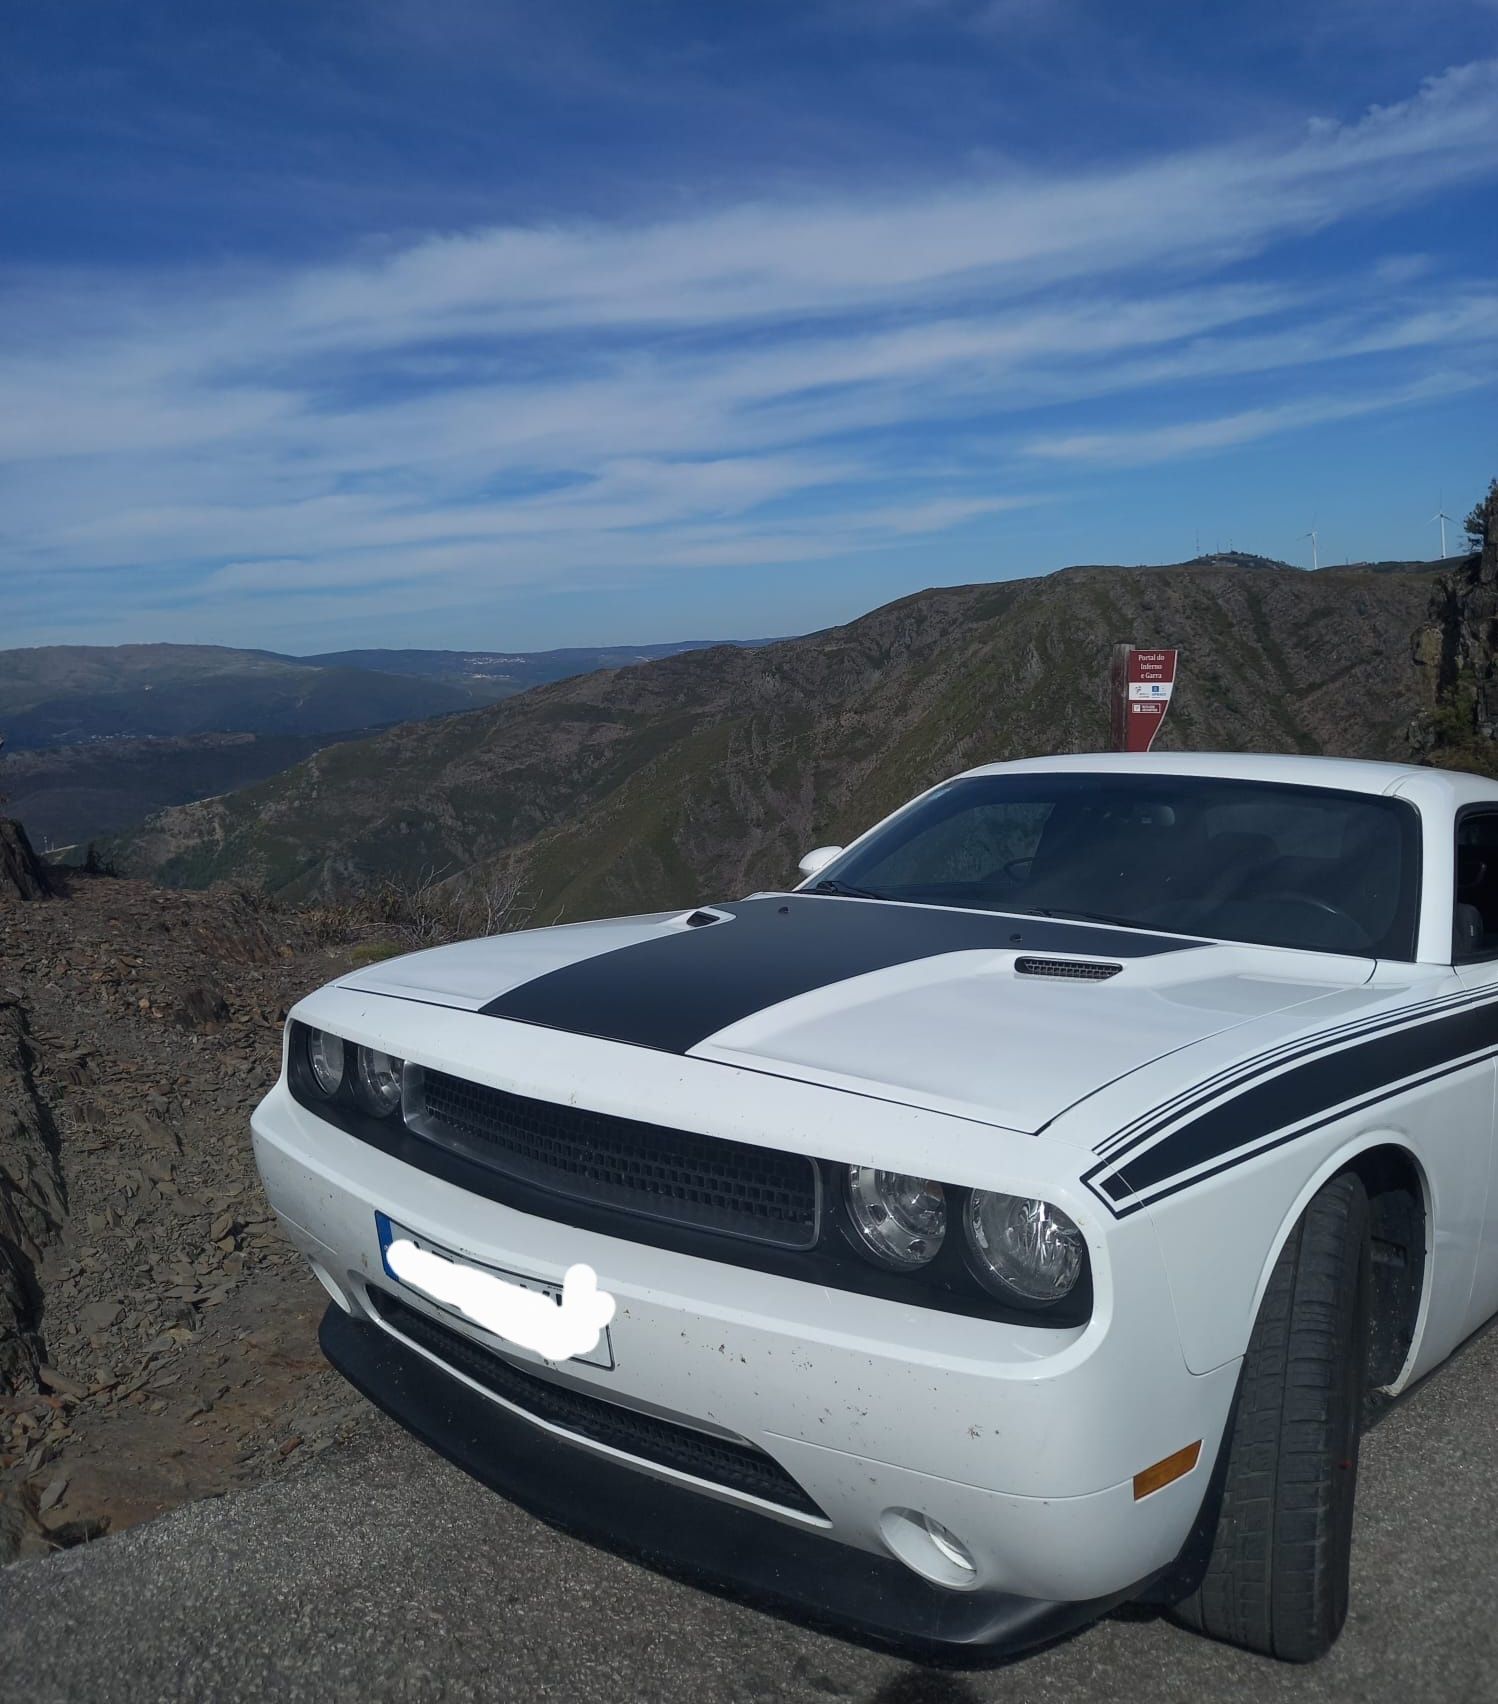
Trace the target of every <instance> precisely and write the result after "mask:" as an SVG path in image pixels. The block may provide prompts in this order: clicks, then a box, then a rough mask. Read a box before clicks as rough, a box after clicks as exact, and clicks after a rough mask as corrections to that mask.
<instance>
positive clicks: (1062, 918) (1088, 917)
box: [1018, 905, 1149, 929]
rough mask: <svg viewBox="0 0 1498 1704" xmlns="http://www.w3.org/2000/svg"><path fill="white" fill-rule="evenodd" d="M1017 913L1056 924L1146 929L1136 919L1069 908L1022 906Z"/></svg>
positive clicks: (1145, 924)
mask: <svg viewBox="0 0 1498 1704" xmlns="http://www.w3.org/2000/svg"><path fill="white" fill-rule="evenodd" d="M1018 909H1019V912H1020V914H1021V915H1022V916H1024V917H1054V918H1055V919H1056V921H1057V922H1058V923H1108V924H1111V925H1113V927H1114V928H1118V929H1147V928H1148V927H1149V925H1148V924H1147V923H1141V922H1140V921H1139V919H1138V918H1137V917H1115V916H1113V914H1112V913H1111V912H1108V911H1073V910H1071V909H1070V908H1068V909H1066V910H1064V911H1060V910H1053V909H1052V908H1051V907H1050V906H1046V905H1022V906H1020V907H1019V908H1018Z"/></svg>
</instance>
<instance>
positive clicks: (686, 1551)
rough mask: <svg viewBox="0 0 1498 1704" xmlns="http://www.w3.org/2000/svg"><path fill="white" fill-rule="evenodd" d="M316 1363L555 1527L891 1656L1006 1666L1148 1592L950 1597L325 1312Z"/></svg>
mask: <svg viewBox="0 0 1498 1704" xmlns="http://www.w3.org/2000/svg"><path fill="white" fill-rule="evenodd" d="M318 1340H319V1342H320V1343H321V1344H322V1350H323V1353H324V1354H325V1355H326V1356H327V1358H328V1359H329V1361H331V1362H332V1363H333V1365H334V1366H335V1367H336V1368H337V1369H338V1371H339V1372H340V1373H342V1374H343V1376H344V1377H345V1378H346V1379H347V1380H348V1381H349V1383H350V1384H352V1385H353V1386H354V1387H355V1388H356V1389H358V1390H359V1391H362V1392H363V1394H364V1395H365V1396H367V1397H368V1398H369V1399H370V1401H371V1402H373V1403H375V1404H376V1405H377V1406H378V1407H380V1408H382V1409H384V1411H385V1412H386V1413H387V1414H389V1415H390V1416H391V1417H392V1418H393V1419H395V1420H398V1421H399V1422H400V1423H401V1425H403V1426H404V1427H405V1428H406V1429H407V1430H408V1431H410V1432H413V1433H415V1435H416V1436H417V1437H418V1438H420V1439H421V1440H422V1441H423V1442H424V1443H427V1444H429V1445H431V1447H432V1448H433V1449H435V1450H436V1451H437V1452H438V1453H439V1454H440V1455H443V1456H445V1457H446V1458H447V1459H448V1460H449V1461H451V1462H453V1463H455V1464H456V1465H457V1466H458V1467H461V1468H462V1469H463V1470H464V1471H465V1472H467V1473H470V1474H472V1475H473V1477H474V1478H475V1479H477V1480H479V1481H481V1482H482V1483H483V1484H485V1485H488V1486H489V1487H491V1489H493V1490H495V1491H498V1492H500V1493H501V1494H502V1495H504V1496H505V1497H507V1498H508V1499H509V1500H510V1501H511V1502H513V1503H516V1504H518V1505H519V1506H520V1507H521V1508H523V1509H526V1510H528V1511H529V1512H530V1513H531V1514H533V1515H536V1516H538V1517H539V1518H540V1519H541V1520H544V1521H547V1522H549V1523H550V1524H551V1525H553V1526H557V1527H561V1528H563V1529H564V1530H566V1531H568V1532H571V1533H575V1534H576V1535H578V1536H579V1537H582V1538H585V1539H588V1540H590V1541H592V1542H593V1543H596V1544H601V1545H602V1546H604V1547H605V1548H607V1549H610V1550H613V1551H616V1552H618V1553H621V1554H624V1555H627V1556H631V1557H633V1558H635V1559H637V1560H639V1561H643V1562H645V1563H647V1564H648V1565H650V1566H652V1567H655V1568H657V1569H659V1570H660V1571H662V1572H664V1573H667V1574H672V1575H675V1576H677V1577H680V1578H682V1579H684V1580H686V1581H688V1582H689V1583H690V1584H692V1585H696V1586H702V1587H705V1588H706V1589H708V1590H710V1591H717V1592H721V1593H725V1594H727V1595H729V1596H733V1597H737V1598H740V1599H743V1600H745V1601H748V1602H750V1603H753V1604H756V1605H758V1606H760V1607H762V1608H768V1609H773V1610H778V1611H782V1612H786V1611H788V1612H790V1613H791V1614H792V1615H795V1616H798V1617H800V1618H802V1619H808V1620H812V1621H816V1622H820V1623H823V1624H825V1625H826V1626H828V1627H829V1628H830V1629H832V1630H834V1631H837V1632H841V1633H852V1634H856V1635H860V1636H862V1637H864V1638H868V1639H873V1640H876V1641H878V1642H880V1643H882V1644H893V1645H896V1646H901V1647H907V1646H912V1645H914V1646H919V1647H925V1648H928V1649H934V1650H940V1651H945V1652H947V1653H951V1652H953V1651H961V1650H971V1651H973V1652H974V1654H977V1652H978V1651H979V1650H981V1651H983V1652H984V1653H986V1654H988V1655H1010V1654H1014V1653H1017V1652H1020V1651H1025V1650H1030V1649H1032V1648H1033V1647H1035V1646H1037V1645H1042V1644H1046V1643H1048V1642H1049V1641H1051V1640H1053V1639H1056V1638H1059V1637H1060V1636H1061V1635H1063V1634H1065V1633H1069V1632H1072V1631H1074V1630H1075V1629H1076V1628H1079V1627H1083V1626H1085V1625H1086V1624H1087V1623H1088V1622H1090V1621H1095V1620H1096V1619H1097V1618H1098V1617H1099V1616H1101V1615H1104V1614H1106V1613H1107V1611H1108V1610H1110V1609H1112V1608H1113V1607H1114V1606H1115V1605H1117V1604H1119V1603H1123V1602H1126V1601H1127V1600H1128V1599H1130V1598H1132V1597H1135V1596H1137V1595H1138V1594H1139V1593H1140V1592H1141V1591H1143V1590H1144V1589H1145V1587H1146V1586H1147V1585H1148V1583H1149V1582H1147V1581H1141V1582H1140V1583H1139V1585H1138V1586H1137V1587H1133V1588H1130V1589H1129V1590H1128V1591H1124V1592H1119V1593H1118V1594H1116V1595H1115V1596H1112V1597H1107V1598H1099V1599H1093V1600H1092V1601H1090V1602H1086V1603H1047V1602H1043V1601H1040V1600H1038V1599H1035V1598H1022V1597H1015V1596H1013V1595H1011V1594H1008V1593H1000V1592H987V1593H985V1592H976V1591H970V1592H953V1591H943V1590H942V1589H941V1588H940V1587H939V1586H933V1585H930V1584H928V1583H927V1582H926V1581H925V1580H922V1579H921V1578H920V1577H919V1576H918V1575H916V1574H913V1573H912V1572H911V1571H910V1570H909V1569H908V1568H906V1567H904V1566H903V1565H902V1564H901V1563H899V1562H896V1561H894V1560H893V1559H892V1558H885V1557H880V1556H875V1555H872V1554H870V1553H868V1552H867V1551H863V1550H856V1549H854V1548H853V1547H852V1546H850V1545H845V1544H840V1543H838V1542H837V1541H836V1540H833V1539H828V1538H822V1537H820V1536H818V1535H817V1534H814V1533H808V1532H803V1531H800V1530H798V1529H796V1528H793V1527H789V1526H785V1525H782V1523H781V1522H779V1521H776V1520H772V1519H771V1518H770V1517H768V1516H766V1515H760V1514H756V1513H754V1512H753V1511H752V1510H748V1509H739V1508H734V1507H732V1506H730V1505H727V1504H724V1503H721V1502H719V1501H717V1500H716V1499H711V1498H707V1497H703V1496H699V1495H698V1494H697V1493H695V1492H693V1491H689V1490H685V1489H683V1488H680V1487H678V1486H675V1485H672V1484H669V1483H667V1482H665V1481H662V1480H659V1479H656V1478H654V1477H653V1476H651V1475H649V1474H645V1473H639V1472H636V1471H634V1470H633V1469H631V1468H629V1467H627V1466H621V1465H619V1464H617V1463H614V1462H611V1461H606V1460H603V1459H601V1458H599V1457H597V1456H595V1455H593V1454H592V1453H591V1452H590V1451H588V1450H587V1449H586V1448H583V1447H581V1446H579V1445H574V1444H569V1443H567V1442H565V1441H563V1440H560V1439H558V1438H556V1437H554V1436H553V1435H552V1434H550V1433H548V1432H547V1431H545V1430H544V1429H543V1428H541V1427H539V1426H535V1425H532V1424H531V1423H530V1422H529V1421H527V1420H525V1419H524V1418H522V1417H521V1416H519V1415H517V1414H514V1413H512V1412H510V1411H509V1410H508V1409H506V1408H503V1407H501V1406H500V1405H499V1404H498V1403H496V1402H492V1401H490V1400H489V1399H488V1398H487V1397H485V1396H482V1395H480V1394H479V1393H478V1392H477V1391H475V1390H473V1389H471V1388H470V1387H469V1386H467V1385H466V1384H464V1383H463V1382H462V1381H461V1380H459V1379H456V1378H451V1377H448V1376H447V1375H445V1374H444V1373H443V1372H442V1371H441V1370H440V1369H439V1368H437V1367H435V1366H433V1364H432V1363H431V1362H430V1361H429V1360H427V1359H426V1358H425V1357H424V1356H422V1355H419V1354H417V1353H416V1352H415V1351H414V1350H412V1349H408V1348H407V1347H406V1346H405V1345H404V1344H403V1343H400V1342H399V1341H397V1340H396V1339H395V1338H393V1337H391V1336H390V1335H388V1334H387V1333H386V1332H384V1331H382V1330H381V1329H380V1328H379V1327H378V1326H376V1325H371V1324H368V1323H366V1322H362V1321H359V1320H356V1319H353V1318H351V1317H350V1316H349V1315H348V1314H346V1313H345V1312H344V1311H343V1310H342V1309H341V1308H339V1307H337V1306H336V1305H330V1306H329V1308H328V1310H327V1312H326V1313H325V1314H324V1315H323V1320H322V1326H321V1328H320V1330H319V1332H318Z"/></svg>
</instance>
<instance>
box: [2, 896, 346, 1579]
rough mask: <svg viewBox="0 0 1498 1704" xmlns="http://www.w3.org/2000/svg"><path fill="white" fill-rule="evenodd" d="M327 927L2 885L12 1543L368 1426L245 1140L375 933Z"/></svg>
mask: <svg viewBox="0 0 1498 1704" xmlns="http://www.w3.org/2000/svg"><path fill="white" fill-rule="evenodd" d="M53 885H54V887H58V882H57V878H55V877H54V882H53ZM326 933H327V931H326V929H324V928H322V927H320V924H319V919H318V918H317V917H315V916H313V915H310V914H308V913H303V912H297V911H293V910H286V909H274V908H270V907H268V906H267V904H266V902H264V901H257V900H252V899H251V898H249V897H248V896H246V895H243V894H239V893H234V892H230V891H227V890H215V891H212V892H209V893H205V894H183V893H173V892H167V891H164V890H161V889H157V888H153V887H151V886H148V885H146V884H144V883H139V882H131V881H121V880H116V879H113V878H110V877H106V876H96V877H92V878H90V877H87V876H83V875H76V874H75V875H73V876H70V877H69V878H67V885H66V887H65V888H59V890H58V891H56V892H54V894H53V895H52V897H47V898H36V897H32V898H28V899H22V898H21V897H20V896H19V894H18V893H17V892H16V891H15V889H14V888H12V889H10V890H9V891H0V1562H4V1561H8V1560H11V1559H13V1558H14V1557H16V1556H17V1555H22V1556H24V1555H28V1554H36V1553H38V1552H41V1551H45V1550H48V1549H55V1548H59V1547H64V1546H68V1545H72V1544H76V1543H79V1542H83V1541H86V1540H88V1539H91V1538H93V1537H96V1536H98V1535H100V1534H102V1533H105V1532H111V1531H117V1530H119V1529H121V1528H123V1527H127V1526H130V1525H132V1524H134V1523H136V1522H139V1521H142V1520H146V1519H148V1518H150V1517H151V1516H154V1515H157V1514H159V1513H161V1512H163V1511H164V1510H166V1509H169V1508H171V1507H173V1506H175V1505H177V1504H180V1503H183V1502H186V1501H188V1500H191V1499H194V1498H201V1497H207V1496H214V1495H217V1494H220V1493H222V1492H224V1491H227V1490H229V1489H232V1488H234V1487H237V1486H242V1485H245V1484H248V1483H252V1482H254V1481H257V1480H261V1479H264V1478H266V1477H267V1476H271V1475H275V1474H278V1473H280V1472H282V1471H283V1470H284V1469H285V1468H286V1467H287V1465H288V1464H290V1463H293V1462H294V1461H297V1460H301V1459H304V1458H305V1457H307V1456H308V1455H310V1454H313V1453H316V1452H319V1451H321V1450H324V1449H326V1448H327V1447H328V1445H329V1444H330V1443H331V1442H333V1441H334V1440H335V1439H336V1438H337V1437H338V1435H339V1433H340V1430H341V1429H347V1428H348V1427H349V1426H350V1425H352V1424H353V1423H354V1422H355V1421H356V1420H357V1418H358V1416H359V1414H360V1410H361V1407H362V1405H361V1403H360V1402H359V1400H358V1398H356V1397H355V1396H354V1395H353V1394H352V1393H351V1392H350V1391H349V1390H348V1387H347V1386H345V1385H344V1384H343V1383H342V1382H341V1381H340V1380H339V1379H338V1378H337V1377H336V1376H335V1375H334V1374H332V1373H331V1372H329V1371H327V1370H326V1368H325V1367H324V1364H323V1362H322V1359H321V1356H320V1355H319V1353H318V1350H317V1345H316V1339H315V1332H316V1324H317V1321H318V1318H319V1317H320V1315H321V1312H322V1306H323V1295H322V1291H321V1290H320V1289H319V1288H318V1286H317V1284H316V1283H315V1281H313V1280H312V1279H311V1277H310V1276H309V1275H308V1274H307V1273H306V1271H305V1268H304V1266H303V1264H302V1262H301V1261H300V1259H299V1257H297V1256H295V1255H294V1254H293V1253H292V1251H291V1250H290V1248H289V1247H288V1246H287V1245H286V1244H285V1243H284V1242H283V1241H282V1240H281V1238H280V1236H279V1234H278V1232H277V1229H276V1226H275V1224H274V1222H273V1220H272V1218H271V1216H270V1213H269V1210H268V1208H267V1207H266V1205H265V1202H264V1199H263V1197H262V1195H261V1193H260V1190H259V1186H258V1182H257V1180H256V1176H255V1170H254V1165H253V1161H252V1158H251V1154H250V1144H249V1115H250V1111H251V1109H252V1107H253V1106H254V1104H255V1102H256V1100H257V1099H258V1098H259V1096H260V1095H261V1094H262V1093H263V1092H264V1090H265V1089H266V1088H267V1087H268V1086H269V1084H270V1083H271V1082H272V1080H273V1079H274V1077H275V1074H276V1071H277V1069H278V1067H279V1059H280V1037H281V1026H282V1022H283V1020H284V1018H285V1015H286V1012H287V1009H288V1007H289V1006H290V1005H291V1003H292V1002H293V1001H294V1000H295V999H296V998H297V997H298V996H299V995H300V994H301V993H303V992H305V991H306V990H308V989H309V988H312V987H314V986H316V985H317V984H319V983H321V982H324V981H326V980H328V978H329V977H331V976H334V975H337V974H338V973H339V972H340V971H342V970H345V969H347V968H349V966H350V965H351V964H353V963H354V962H356V961H357V960H358V958H359V956H360V953H361V951H363V952H366V953H367V952H368V950H369V949H368V948H362V949H361V947H360V945H359V944H358V942H357V941H354V942H352V943H351V942H350V941H349V940H348V939H347V938H346V937H347V936H348V935H349V934H350V933H351V931H349V930H348V929H347V928H346V927H344V928H342V929H340V930H339V931H338V933H339V934H340V935H342V936H343V937H345V938H344V939H343V941H342V944H339V945H336V946H329V945H327V944H326V943H325V936H326ZM353 933H356V932H353Z"/></svg>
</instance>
